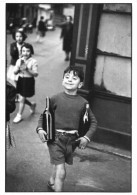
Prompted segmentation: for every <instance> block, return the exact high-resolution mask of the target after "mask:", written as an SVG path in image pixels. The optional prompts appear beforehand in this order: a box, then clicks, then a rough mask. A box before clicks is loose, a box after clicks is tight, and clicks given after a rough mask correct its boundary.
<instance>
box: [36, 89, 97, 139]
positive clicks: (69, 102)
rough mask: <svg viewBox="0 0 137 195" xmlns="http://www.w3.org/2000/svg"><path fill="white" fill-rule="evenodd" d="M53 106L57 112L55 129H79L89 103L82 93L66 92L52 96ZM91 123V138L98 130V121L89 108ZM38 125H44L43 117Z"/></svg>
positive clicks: (89, 135)
mask: <svg viewBox="0 0 137 195" xmlns="http://www.w3.org/2000/svg"><path fill="white" fill-rule="evenodd" d="M50 100H51V107H52V109H53V110H54V112H55V129H63V130H67V131H69V130H79V124H80V120H81V116H82V113H83V111H84V110H85V106H86V104H87V103H88V102H87V100H85V99H84V98H83V97H81V96H80V95H68V94H66V93H64V92H62V93H59V94H57V95H54V96H53V97H51V99H50ZM89 118H90V125H89V130H88V132H87V133H86V136H87V137H89V138H90V139H91V137H92V134H93V133H94V131H95V130H96V126H97V121H96V118H95V116H94V114H93V113H92V111H91V109H89ZM38 127H42V117H40V119H39V122H38Z"/></svg>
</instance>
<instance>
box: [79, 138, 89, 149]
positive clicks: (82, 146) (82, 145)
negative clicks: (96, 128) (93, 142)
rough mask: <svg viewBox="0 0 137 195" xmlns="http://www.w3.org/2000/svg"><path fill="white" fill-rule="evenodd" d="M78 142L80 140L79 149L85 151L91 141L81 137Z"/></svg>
mask: <svg viewBox="0 0 137 195" xmlns="http://www.w3.org/2000/svg"><path fill="white" fill-rule="evenodd" d="M78 140H80V144H79V148H80V149H85V148H86V146H87V145H88V143H89V141H88V140H87V139H86V138H84V137H80V138H78V139H77V141H78Z"/></svg>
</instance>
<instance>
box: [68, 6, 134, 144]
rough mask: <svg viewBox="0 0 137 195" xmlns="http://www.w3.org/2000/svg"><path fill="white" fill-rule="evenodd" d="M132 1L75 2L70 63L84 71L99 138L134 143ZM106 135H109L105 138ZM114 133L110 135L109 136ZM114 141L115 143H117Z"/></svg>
mask: <svg viewBox="0 0 137 195" xmlns="http://www.w3.org/2000/svg"><path fill="white" fill-rule="evenodd" d="M131 23H132V5H131V4H76V5H75V16H74V34H73V48H72V58H71V64H72V65H75V66H78V67H81V68H82V69H83V70H84V73H85V81H84V87H83V88H82V90H80V91H79V93H80V94H82V95H83V96H85V97H86V98H87V99H88V100H89V102H90V104H91V107H92V110H93V112H94V114H95V115H96V118H97V120H98V129H97V133H96V135H95V137H96V139H98V140H100V141H101V139H104V140H103V142H108V143H109V142H111V140H112V139H113V138H114V136H116V139H117V141H119V142H120V143H123V145H127V147H130V144H131V102H132V101H131V86H132V85H131V79H132V78H131V64H132V55H131ZM105 135H106V137H105ZM110 135H111V136H110ZM114 144H115V143H114Z"/></svg>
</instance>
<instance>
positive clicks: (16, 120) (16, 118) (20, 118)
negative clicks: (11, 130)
mask: <svg viewBox="0 0 137 195" xmlns="http://www.w3.org/2000/svg"><path fill="white" fill-rule="evenodd" d="M21 120H22V116H21V115H20V114H19V113H17V115H16V117H15V118H14V120H13V122H14V123H19V122H20V121H21Z"/></svg>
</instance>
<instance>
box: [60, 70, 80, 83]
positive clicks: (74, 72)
mask: <svg viewBox="0 0 137 195" xmlns="http://www.w3.org/2000/svg"><path fill="white" fill-rule="evenodd" d="M71 71H72V72H73V74H74V75H75V76H78V77H79V78H80V82H83V81H84V72H83V70H82V68H80V67H76V66H69V67H67V68H66V69H65V70H64V74H63V78H64V75H65V74H66V73H70V72H71Z"/></svg>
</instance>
